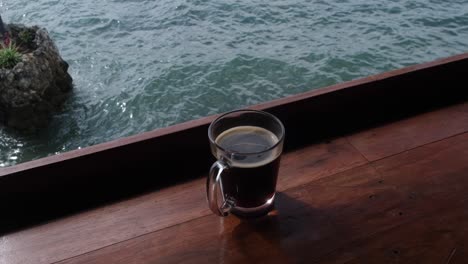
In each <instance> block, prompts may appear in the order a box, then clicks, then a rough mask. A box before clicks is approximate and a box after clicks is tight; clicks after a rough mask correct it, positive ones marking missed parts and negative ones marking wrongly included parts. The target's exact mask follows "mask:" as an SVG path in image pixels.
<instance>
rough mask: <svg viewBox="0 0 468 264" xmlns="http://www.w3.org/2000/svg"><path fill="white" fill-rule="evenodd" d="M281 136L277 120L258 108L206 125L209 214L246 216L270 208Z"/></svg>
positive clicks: (230, 114)
mask: <svg viewBox="0 0 468 264" xmlns="http://www.w3.org/2000/svg"><path fill="white" fill-rule="evenodd" d="M284 136H285V131H284V126H283V124H282V123H281V121H280V120H279V119H278V118H277V117H275V116H273V115H272V114H269V113H267V112H263V111H256V110H236V111H232V112H229V113H226V114H224V115H222V116H220V117H219V118H217V119H216V120H215V121H213V122H212V123H211V125H210V127H209V128H208V138H209V140H210V147H211V152H212V154H213V155H214V156H215V157H216V159H217V161H216V162H215V163H214V164H213V166H212V167H211V170H210V173H209V175H208V179H207V185H206V192H207V199H208V204H209V207H210V209H211V211H213V213H215V214H217V215H219V216H227V215H228V214H229V213H232V214H235V215H238V216H242V217H251V216H260V215H265V214H267V213H268V212H269V211H270V210H271V209H272V207H273V204H274V200H275V193H276V182H277V179H278V170H279V166H280V160H281V153H282V151H283V143H284Z"/></svg>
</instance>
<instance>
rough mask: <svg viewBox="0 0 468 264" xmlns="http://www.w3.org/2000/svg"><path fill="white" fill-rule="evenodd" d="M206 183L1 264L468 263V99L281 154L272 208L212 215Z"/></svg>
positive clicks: (31, 236) (57, 226) (83, 219)
mask: <svg viewBox="0 0 468 264" xmlns="http://www.w3.org/2000/svg"><path fill="white" fill-rule="evenodd" d="M204 188H205V179H196V180H192V181H189V182H185V183H182V184H179V185H176V186H171V187H167V188H165V189H162V190H159V191H155V192H151V193H147V194H145V195H141V196H138V197H134V198H131V199H127V200H123V201H120V202H116V203H112V204H109V205H106V206H103V207H100V208H96V209H93V210H89V211H84V212H81V213H77V214H75V215H72V216H68V217H65V218H61V219H56V220H53V221H51V222H48V223H45V224H42V225H39V226H33V227H29V228H26V229H23V230H20V231H17V232H13V233H9V234H4V235H3V236H2V237H0V263H1V264H7V263H8V264H10V263H186V262H189V263H256V262H260V263H288V262H294V263H468V262H467V261H468V199H467V198H468V102H466V103H464V104H457V105H453V106H449V107H445V108H443V109H438V110H435V111H432V112H428V113H423V114H419V115H417V116H413V117H410V118H407V119H404V120H399V121H397V122H393V123H389V124H384V125H382V126H380V127H376V128H372V129H368V130H365V131H361V132H358V133H356V134H352V135H347V136H345V137H339V138H335V139H333V140H331V141H328V142H321V143H317V144H313V145H308V146H304V147H302V148H299V149H296V150H293V151H290V152H288V153H286V154H285V155H284V157H283V160H282V164H281V169H280V176H279V183H278V191H279V193H278V196H277V203H276V210H275V211H273V212H272V213H271V214H270V215H269V216H268V217H265V218H261V219H256V220H250V221H245V220H244V221H243V220H240V219H238V218H237V217H235V216H229V217H226V218H219V217H217V216H215V215H213V214H212V213H210V211H209V210H208V207H207V203H206V199H205V189H204Z"/></svg>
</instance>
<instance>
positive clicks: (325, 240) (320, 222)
mask: <svg viewBox="0 0 468 264" xmlns="http://www.w3.org/2000/svg"><path fill="white" fill-rule="evenodd" d="M338 236H339V234H338V230H336V229H335V228H334V227H333V226H332V225H331V224H330V221H329V218H328V212H326V211H324V210H320V209H317V208H313V207H311V206H310V205H308V204H306V203H304V202H302V201H300V200H297V199H295V198H293V197H291V196H288V195H287V194H285V193H278V194H277V200H276V203H275V210H273V211H272V212H270V213H269V214H268V215H267V216H264V217H261V218H253V219H243V220H242V222H241V223H240V224H239V225H238V226H237V227H236V228H235V229H234V231H233V232H232V236H231V237H229V238H227V244H226V246H225V247H226V248H228V249H230V250H232V252H235V253H236V255H237V256H239V255H240V256H241V258H242V259H238V258H236V257H234V258H226V259H232V260H234V261H235V262H238V261H248V262H249V263H255V262H257V261H258V262H260V263H263V262H265V256H269V257H268V259H274V260H275V263H298V262H299V263H311V262H312V261H313V259H312V258H313V257H316V256H318V255H320V254H324V253H326V252H327V250H330V248H329V247H330V244H331V243H333V239H336V237H338ZM307 256H310V258H307ZM230 257H232V256H230Z"/></svg>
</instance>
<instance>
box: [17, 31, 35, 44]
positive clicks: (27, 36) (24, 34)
mask: <svg viewBox="0 0 468 264" xmlns="http://www.w3.org/2000/svg"><path fill="white" fill-rule="evenodd" d="M18 38H19V40H20V41H21V42H22V43H30V42H32V41H33V34H31V32H30V31H29V30H23V31H21V32H20V33H19V34H18Z"/></svg>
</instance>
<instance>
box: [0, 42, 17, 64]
mask: <svg viewBox="0 0 468 264" xmlns="http://www.w3.org/2000/svg"><path fill="white" fill-rule="evenodd" d="M20 61H21V53H19V52H18V49H17V48H16V46H15V45H13V44H11V43H10V45H9V46H8V47H3V48H2V49H0V68H6V69H12V68H13V67H15V65H16V64H18V63H19V62H20Z"/></svg>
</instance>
